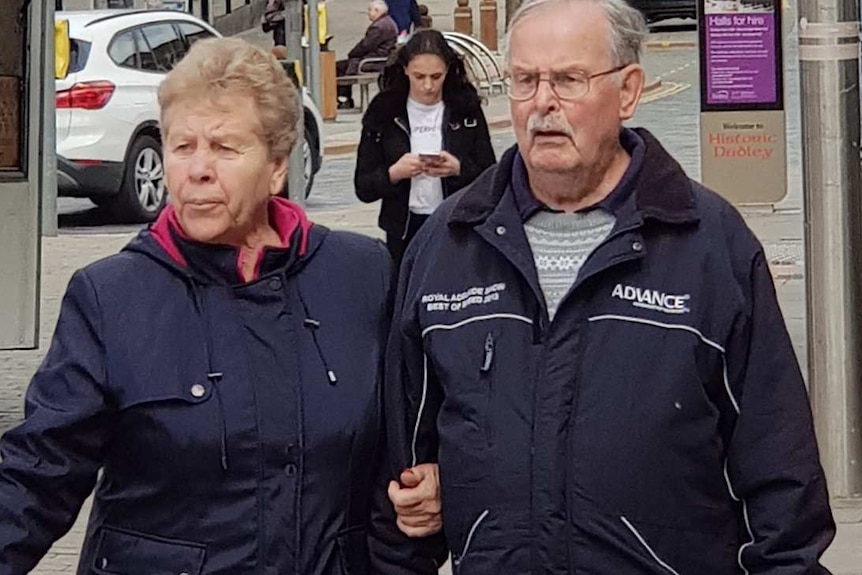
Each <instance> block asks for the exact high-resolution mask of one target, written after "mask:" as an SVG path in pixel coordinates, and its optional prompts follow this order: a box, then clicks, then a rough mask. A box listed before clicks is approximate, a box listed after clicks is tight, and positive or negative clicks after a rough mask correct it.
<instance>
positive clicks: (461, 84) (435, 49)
mask: <svg viewBox="0 0 862 575" xmlns="http://www.w3.org/2000/svg"><path fill="white" fill-rule="evenodd" d="M424 54H429V55H432V56H437V57H438V58H440V59H441V60H443V63H444V64H445V65H446V78H445V79H444V80H443V101H444V102H446V103H447V104H448V105H455V106H458V107H472V106H475V105H478V104H479V102H480V99H479V94H478V93H477V91H476V87H475V86H473V84H472V83H471V82H470V79H469V78H468V77H467V70H466V69H465V68H464V61H463V60H462V59H461V56H459V55H458V54H457V53H456V52H455V50H453V49H452V47H451V46H449V43H448V42H446V38H444V37H443V34H441V33H440V32H439V31H437V30H417V31H416V32H414V33H413V35H412V36H411V37H410V39H409V40H408V41H407V43H406V44H404V45H403V46H401V47H400V48H399V49H398V50H397V51H396V52H395V54H394V55H393V56H392V58H390V60H389V62H387V64H386V67H385V68H384V69H383V71H382V72H381V73H380V79H379V86H380V91H381V92H389V93H390V94H392V95H393V96H395V97H397V98H398V99H399V100H401V99H403V100H404V101H405V102H406V101H407V97H408V95H409V94H410V80H409V79H408V78H407V72H406V69H407V64H409V63H410V61H411V60H413V58H415V57H416V56H422V55H424Z"/></svg>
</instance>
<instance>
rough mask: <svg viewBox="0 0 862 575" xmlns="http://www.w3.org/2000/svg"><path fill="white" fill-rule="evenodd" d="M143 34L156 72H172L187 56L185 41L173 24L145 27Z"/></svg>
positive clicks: (142, 29)
mask: <svg viewBox="0 0 862 575" xmlns="http://www.w3.org/2000/svg"><path fill="white" fill-rule="evenodd" d="M141 33H142V34H143V35H144V38H145V39H146V41H147V45H148V46H149V47H150V50H151V51H152V54H153V57H154V58H155V65H156V70H157V71H159V72H168V71H170V70H171V68H173V67H174V65H175V64H176V63H177V62H179V61H180V59H181V58H182V57H183V55H184V54H185V47H184V46H183V41H182V39H180V37H179V35H177V32H176V30H174V27H173V26H172V25H171V24H167V23H165V24H152V25H150V26H144V27H143V28H141ZM146 69H149V68H146Z"/></svg>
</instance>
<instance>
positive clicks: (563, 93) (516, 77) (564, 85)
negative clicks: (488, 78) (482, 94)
mask: <svg viewBox="0 0 862 575" xmlns="http://www.w3.org/2000/svg"><path fill="white" fill-rule="evenodd" d="M626 66H628V64H625V65H623V66H617V67H616V68H611V69H610V70H605V71H604V72H597V73H595V74H587V73H586V72H582V71H580V70H572V71H568V72H554V73H552V74H551V75H550V77H548V78H543V77H541V76H540V75H539V74H535V73H532V72H516V73H515V74H511V75H507V76H506V78H505V79H504V80H503V81H504V83H505V86H506V94H508V96H509V98H511V99H512V100H517V101H519V102H523V101H525V100H530V99H531V98H533V97H534V96H535V95H536V92H538V90H539V83H541V82H548V83H549V84H550V85H551V90H553V92H554V94H556V95H557V97H558V98H559V99H560V100H579V99H581V98H583V97H584V96H586V95H587V94H589V92H590V80H592V79H593V78H600V77H602V76H607V75H608V74H613V73H615V72H619V71H620V70H622V69H623V68H625V67H626Z"/></svg>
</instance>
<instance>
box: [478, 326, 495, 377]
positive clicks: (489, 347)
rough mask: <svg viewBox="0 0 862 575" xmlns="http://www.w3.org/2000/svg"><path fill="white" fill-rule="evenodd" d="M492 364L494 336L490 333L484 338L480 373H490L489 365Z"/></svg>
mask: <svg viewBox="0 0 862 575" xmlns="http://www.w3.org/2000/svg"><path fill="white" fill-rule="evenodd" d="M493 362H494V334H493V333H491V332H490V331H489V332H488V335H487V336H486V337H485V359H484V360H483V361H482V369H481V370H480V371H481V372H482V373H488V372H489V371H491V364H492V363H493Z"/></svg>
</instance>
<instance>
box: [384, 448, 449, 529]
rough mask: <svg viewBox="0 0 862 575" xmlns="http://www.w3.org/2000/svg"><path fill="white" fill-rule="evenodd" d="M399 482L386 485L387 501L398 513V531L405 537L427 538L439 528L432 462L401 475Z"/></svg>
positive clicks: (436, 483) (437, 492)
mask: <svg viewBox="0 0 862 575" xmlns="http://www.w3.org/2000/svg"><path fill="white" fill-rule="evenodd" d="M400 480H401V483H400V484H399V482H398V481H390V482H389V500H390V501H392V505H393V506H394V507H395V512H396V513H397V514H398V528H399V529H401V531H403V532H404V534H405V535H407V536H408V537H427V536H428V535H434V534H435V533H437V532H439V531H440V529H442V528H443V516H442V513H441V507H440V473H439V468H438V467H437V464H436V463H423V464H421V465H417V466H416V467H411V468H410V469H405V470H404V471H402V472H401V477H400Z"/></svg>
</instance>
